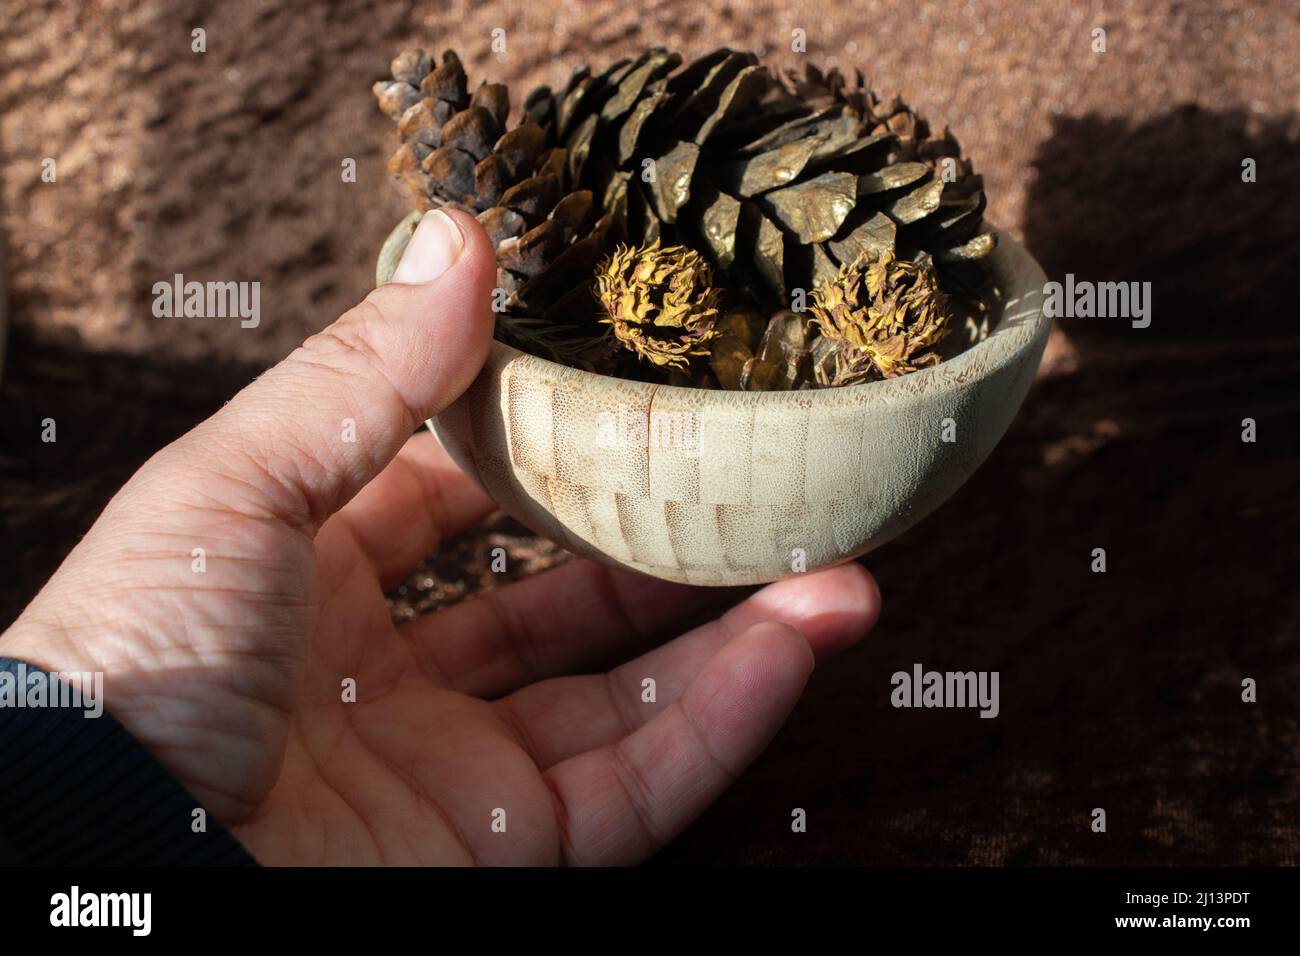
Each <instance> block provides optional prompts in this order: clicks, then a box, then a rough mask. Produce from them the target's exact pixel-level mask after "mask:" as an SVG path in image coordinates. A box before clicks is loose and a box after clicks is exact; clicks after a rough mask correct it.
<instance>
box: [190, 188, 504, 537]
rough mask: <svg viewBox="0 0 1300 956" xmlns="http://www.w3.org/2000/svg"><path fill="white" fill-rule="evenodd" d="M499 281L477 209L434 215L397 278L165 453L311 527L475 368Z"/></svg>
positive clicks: (484, 349)
mask: <svg viewBox="0 0 1300 956" xmlns="http://www.w3.org/2000/svg"><path fill="white" fill-rule="evenodd" d="M495 278H496V259H495V256H494V254H493V251H492V244H491V242H490V240H489V239H488V236H487V234H486V233H485V232H484V231H483V228H482V226H480V225H479V224H478V223H477V222H476V221H475V220H474V218H473V217H472V216H470V215H468V214H467V213H464V212H459V211H456V212H450V213H448V212H445V211H442V210H433V211H430V212H428V213H426V214H425V215H424V218H423V219H421V220H420V223H419V225H418V226H417V227H416V230H415V233H414V234H413V235H412V236H411V241H410V243H409V244H408V245H407V247H406V251H405V252H404V254H403V255H402V260H401V262H400V263H399V264H398V266H397V270H396V272H394V274H393V281H392V282H390V283H388V284H386V285H383V286H380V287H379V288H378V289H375V290H374V291H373V292H371V293H370V295H368V296H367V297H366V299H365V301H364V302H362V303H361V304H360V305H358V306H357V307H356V308H354V309H351V310H350V311H348V312H347V313H345V314H344V315H343V316H342V317H341V318H340V319H339V320H338V321H337V322H335V323H334V324H333V325H330V326H329V327H328V328H326V329H324V330H322V331H321V332H318V333H317V334H315V335H313V336H312V337H311V338H309V339H308V340H307V341H306V342H304V343H303V345H302V346H300V347H299V348H298V349H297V350H295V351H294V352H293V354H291V355H290V356H289V357H288V358H286V359H285V360H284V361H283V362H281V363H280V364H279V365H277V366H275V367H274V368H272V369H270V370H269V371H268V372H266V373H265V374H264V375H262V376H261V377H260V378H258V379H257V381H255V382H254V383H253V384H251V385H249V386H248V387H247V388H245V389H244V390H243V391H241V392H240V393H239V394H238V395H236V396H235V398H234V399H232V400H231V401H230V402H229V403H228V404H227V405H226V406H225V407H224V408H223V409H222V410H221V411H220V412H218V413H217V414H216V415H214V416H213V417H212V418H210V419H208V420H207V421H205V422H204V423H203V424H201V425H200V426H199V427H198V428H196V429H194V430H193V431H192V432H190V433H189V434H188V435H186V436H185V437H184V438H183V439H181V441H180V442H178V443H177V445H178V446H180V447H177V446H173V447H172V448H171V449H169V451H170V452H173V453H175V454H176V455H177V456H179V457H180V458H181V460H182V461H185V462H187V464H189V465H190V466H191V467H192V466H193V465H194V464H196V459H198V461H199V462H201V463H202V464H203V465H204V466H205V468H204V470H205V471H207V470H209V469H210V470H211V471H214V472H217V473H218V474H219V475H225V476H227V477H229V478H231V479H233V482H234V483H236V484H237V485H238V487H239V488H240V489H241V498H240V507H241V508H250V507H251V508H254V509H257V510H258V511H260V512H262V513H264V514H269V515H270V516H273V517H276V518H279V519H281V520H283V521H285V522H286V523H289V524H292V525H295V526H300V527H303V528H305V529H306V530H309V531H311V532H314V531H315V530H317V529H318V528H319V527H320V525H321V524H322V523H323V522H324V521H325V519H326V518H327V517H329V516H330V515H331V514H333V513H334V512H335V511H337V510H338V509H339V508H340V507H342V506H343V504H344V503H345V502H347V500H348V499H349V498H351V497H352V496H353V495H354V494H356V493H357V492H358V491H359V490H360V489H361V488H362V487H363V486H364V485H365V484H366V483H367V482H368V481H370V480H371V479H372V478H374V477H375V475H377V474H378V473H379V472H380V470H381V469H383V467H384V466H385V465H387V464H388V463H389V462H390V461H391V460H392V459H393V457H394V456H395V455H396V454H397V452H398V450H399V449H400V448H401V447H402V445H403V444H404V443H405V442H406V440H407V439H408V438H410V436H411V433H412V432H414V431H415V429H416V428H417V427H419V425H420V423H421V422H423V421H424V420H425V419H426V418H428V417H430V416H431V415H435V414H437V413H438V412H439V411H441V410H442V409H443V408H445V407H446V406H447V405H448V404H450V403H451V402H452V401H454V400H455V399H456V398H457V397H458V396H459V395H460V394H461V393H462V392H463V391H464V390H465V389H466V388H467V387H468V386H469V384H470V382H472V381H473V379H474V376H475V375H477V374H478V371H479V369H480V368H481V367H482V365H483V362H484V361H485V360H486V358H487V354H488V348H489V346H490V344H491V341H492V327H493V322H492V312H491V308H490V305H489V296H490V294H491V288H492V286H493V284H494V282H495ZM250 492H251V494H250ZM250 498H251V500H250Z"/></svg>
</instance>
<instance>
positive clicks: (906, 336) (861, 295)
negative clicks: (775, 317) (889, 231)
mask: <svg viewBox="0 0 1300 956" xmlns="http://www.w3.org/2000/svg"><path fill="white" fill-rule="evenodd" d="M812 298H813V304H812V305H811V306H810V307H809V311H810V312H811V313H812V319H813V321H814V322H816V323H817V325H818V326H819V327H820V329H821V334H822V337H823V338H824V339H826V340H827V342H828V343H830V344H831V345H832V346H833V347H834V356H835V361H834V363H833V364H831V363H826V364H824V365H819V366H818V368H817V377H818V382H819V384H822V385H851V384H854V383H856V382H864V381H869V380H871V379H874V378H892V377H894V376H896V375H904V374H906V373H908V372H914V371H916V370H917V369H918V368H923V367H926V366H929V365H934V364H936V363H937V362H938V361H939V355H938V354H937V353H936V352H933V351H927V350H928V349H930V347H931V346H934V345H937V344H938V343H939V341H940V340H941V339H943V337H944V336H945V335H947V334H948V331H949V329H948V321H949V318H950V316H951V309H950V307H949V303H948V297H947V296H946V295H944V293H943V292H942V290H940V288H939V279H938V276H936V275H935V271H934V264H933V263H932V262H931V260H930V258H929V257H928V256H925V257H923V258H920V259H918V260H917V261H910V260H907V259H899V258H897V257H896V256H895V255H894V253H893V252H883V253H881V254H880V255H878V256H876V257H875V258H874V259H871V258H868V257H865V256H859V257H858V259H856V260H855V261H853V262H852V263H849V264H847V265H845V266H843V267H841V269H840V271H839V274H838V275H836V277H835V278H834V279H833V280H832V281H830V282H829V283H827V284H825V285H822V286H818V287H817V288H816V289H814V290H813V296H812Z"/></svg>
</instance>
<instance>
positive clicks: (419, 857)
mask: <svg viewBox="0 0 1300 956" xmlns="http://www.w3.org/2000/svg"><path fill="white" fill-rule="evenodd" d="M440 220H441V221H440ZM411 250H413V251H411ZM411 250H408V253H407V256H406V258H405V259H404V260H403V264H402V268H400V269H399V271H398V273H397V276H396V279H397V281H395V282H394V283H391V284H389V285H386V286H383V287H381V288H380V289H377V290H376V291H375V292H373V293H372V294H371V295H370V296H369V297H368V298H367V299H366V301H365V302H363V303H362V304H361V305H360V306H358V307H357V308H355V309H353V310H351V311H350V312H348V313H347V314H346V315H344V316H343V317H342V318H341V319H339V321H338V322H336V323H334V325H332V326H331V327H330V328H328V329H327V330H325V331H324V332H322V333H319V334H317V335H316V336H313V337H312V338H311V339H309V340H308V341H307V342H306V343H305V344H304V345H303V346H302V347H301V348H300V349H298V350H297V351H296V352H294V353H293V355H291V356H290V357H289V358H287V359H286V360H285V361H284V362H282V363H281V364H280V365H278V366H276V367H275V368H273V369H271V370H270V371H269V372H267V373H266V374H265V375H263V376H261V377H260V378H259V379H258V380H257V381H256V382H254V383H253V384H252V385H250V386H249V387H248V388H246V389H244V390H243V391H242V392H240V393H239V394H238V395H237V396H235V398H234V399H232V400H231V402H230V403H229V404H227V405H226V406H225V407H224V408H223V409H222V410H221V411H220V412H219V413H217V414H216V415H215V416H213V417H212V418H210V419H208V420H207V421H205V422H203V423H201V424H200V425H199V426H197V427H196V428H195V429H194V430H193V431H191V432H190V433H188V434H186V435H185V436H183V437H182V438H180V439H178V440H177V441H176V442H174V443H173V444H171V445H169V446H168V447H166V448H164V449H163V450H162V451H160V452H158V453H157V454H156V455H155V456H154V457H153V458H151V459H150V460H149V461H148V462H147V463H146V464H145V465H144V466H143V467H142V468H141V469H140V470H139V471H138V472H137V473H136V474H135V475H134V476H133V477H132V478H131V479H130V481H129V482H128V483H127V484H126V485H125V486H124V487H123V488H122V490H121V491H120V492H119V493H118V494H117V495H116V496H115V497H114V498H113V500H112V501H111V502H110V503H109V505H108V506H107V508H106V509H105V511H104V513H103V514H102V515H101V516H100V518H99V520H98V521H97V522H96V523H95V525H94V526H93V527H92V528H91V530H90V531H89V532H88V533H87V535H86V536H85V538H84V539H83V540H82V541H81V542H80V543H79V544H78V546H77V547H76V548H75V549H74V550H73V551H72V553H71V554H70V555H69V556H68V558H67V560H66V561H65V562H64V564H63V565H62V566H61V567H60V569H59V570H58V572H57V573H56V574H55V575H54V577H53V578H51V579H50V581H49V582H48V583H47V585H46V586H45V588H44V589H42V591H41V592H40V594H39V595H38V596H37V597H36V599H35V600H34V601H33V602H32V604H31V605H30V606H29V607H28V609H27V610H26V611H25V612H24V613H23V615H22V616H21V617H20V618H19V619H18V621H16V622H15V623H14V625H13V626H12V627H11V628H10V630H9V631H8V632H7V633H6V634H5V635H4V636H3V637H2V638H0V654H3V655H7V656H12V657H18V658H21V659H25V660H28V661H31V662H33V663H36V664H39V665H41V666H43V667H46V668H48V669H50V670H59V671H65V672H77V671H82V672H84V671H102V672H104V675H105V677H104V685H105V697H106V706H107V709H108V710H109V712H110V713H111V714H113V716H114V717H116V718H117V719H118V720H120V721H121V722H122V723H123V724H124V725H125V726H126V728H127V729H128V730H130V731H131V732H132V733H133V734H134V735H135V736H136V737H137V739H139V740H140V741H141V742H142V743H143V744H144V745H145V746H146V747H148V748H149V749H150V750H151V751H152V752H153V753H154V754H155V755H156V756H157V757H158V758H159V760H161V761H162V763H163V764H164V765H165V766H166V767H167V768H168V769H169V770H171V772H172V773H173V774H174V775H175V776H176V777H177V779H178V780H179V781H180V782H181V783H182V784H184V785H185V786H186V787H187V788H189V790H190V791H191V792H192V793H193V794H194V796H195V797H196V799H197V800H198V801H199V802H200V803H202V805H203V806H205V807H206V808H208V810H209V811H210V812H211V813H213V814H214V815H215V816H216V817H217V818H218V819H219V820H221V821H222V822H224V823H225V824H227V825H228V826H230V827H231V828H232V830H233V832H234V834H235V836H236V837H237V838H238V839H239V840H240V842H241V843H243V844H244V846H245V847H246V848H247V849H248V850H249V852H250V853H251V854H252V855H253V856H254V857H255V858H256V859H258V860H259V861H260V862H263V863H295V864H336V863H337V864H349V863H358V864H360V863H428V864H469V863H481V864H494V863H520V864H528V863H533V864H556V863H577V864H589V863H635V862H637V861H639V860H642V859H645V858H646V857H647V856H649V855H650V854H652V853H653V852H655V851H656V850H657V849H658V848H659V847H661V846H663V845H664V844H665V843H666V842H667V841H668V840H670V839H672V838H673V836H675V835H676V834H677V833H679V832H680V831H681V829H682V828H683V827H684V826H685V825H686V824H687V823H689V822H690V821H691V820H692V819H693V818H695V817H696V816H697V815H698V814H699V813H700V812H701V811H702V810H703V809H704V808H705V807H706V806H707V805H708V804H709V803H710V802H712V801H713V800H714V799H715V798H716V797H717V796H718V795H719V794H720V793H721V792H722V791H723V790H724V789H725V788H726V787H727V786H728V785H729V784H730V783H731V782H732V781H733V780H734V779H735V778H736V776H737V775H738V774H739V773H741V772H742V771H743V769H744V768H745V767H746V766H747V765H748V764H749V763H750V762H751V761H752V760H753V759H754V758H755V757H756V756H757V755H758V754H759V752H761V750H762V749H763V747H764V746H765V745H766V744H767V743H768V741H769V740H770V739H771V737H772V736H773V734H775V733H776V731H777V730H778V729H779V727H780V726H781V724H782V722H783V721H784V720H785V718H786V716H787V715H788V714H789V712H790V710H791V709H792V708H793V706H794V704H795V703H796V701H797V699H798V698H799V696H800V694H801V693H802V691H803V688H804V686H805V684H806V682H807V680H808V676H809V674H810V673H811V671H812V668H813V665H814V660H816V659H821V658H822V657H824V656H825V655H828V654H832V653H834V652H837V651H840V650H843V649H845V648H847V647H849V646H851V645H852V644H854V643H855V642H857V641H858V640H860V639H861V638H862V636H863V635H864V634H865V633H866V632H867V631H868V630H869V629H870V628H871V626H872V625H873V623H874V622H875V620H876V617H877V615H878V612H879V603H880V602H879V592H878V591H877V589H876V585H875V582H874V581H873V580H872V578H871V576H870V575H869V574H868V573H867V572H866V571H865V570H864V569H863V568H862V567H861V566H859V565H856V564H848V565H843V566H841V567H838V568H834V569H828V570H823V571H819V572H814V573H809V574H803V575H797V576H795V577H793V578H790V579H788V580H786V581H783V582H780V583H777V584H774V585H770V586H768V587H766V588H763V589H761V590H758V591H755V592H753V593H747V592H737V591H724V590H716V589H693V588H688V587H685V586H681V585H673V584H668V583H665V582H661V581H656V580H653V579H650V578H646V577H643V576H639V575H635V574H632V573H629V572H621V571H611V570H609V569H606V568H604V567H602V566H600V565H597V564H594V563H591V562H587V561H575V562H572V563H569V564H567V565H564V566H561V567H559V568H556V569H554V570H551V571H549V572H547V573H545V574H543V575H540V576H538V577H535V578H531V579H528V580H524V581H520V582H517V583H514V584H511V585H508V586H504V587H501V588H498V589H494V590H491V591H488V592H486V593H484V594H482V595H480V596H477V597H474V598H471V599H469V600H467V601H464V602H462V603H460V604H458V605H455V606H453V607H451V608H448V609H446V610H443V611H440V612H438V613H435V614H431V615H427V616H425V617H423V618H421V619H419V620H416V621H413V622H409V623H406V624H402V625H394V624H393V623H392V621H391V619H390V616H389V612H388V608H387V605H386V603H385V601H384V597H383V594H384V589H385V588H388V587H391V586H392V585H394V584H395V583H397V582H398V581H400V580H402V578H403V577H404V576H405V575H406V574H407V573H409V572H410V571H411V570H412V569H413V568H414V567H415V565H416V564H417V563H418V562H419V561H420V560H421V559H423V558H425V557H427V556H428V555H429V554H430V553H432V552H434V551H435V550H436V549H437V547H438V544H439V542H441V541H443V540H445V539H446V537H447V536H449V535H452V534H455V533H457V532H459V531H461V530H463V529H465V528H468V527H470V526H471V525H473V524H474V523H475V522H476V521H478V520H479V519H481V518H482V517H484V516H485V515H487V514H488V513H490V512H491V511H492V509H493V507H494V506H493V504H492V502H491V500H490V499H489V498H488V497H487V496H486V495H485V494H484V493H483V492H482V491H480V490H479V489H478V488H477V487H476V486H475V485H474V484H473V483H472V482H471V481H470V480H469V479H468V478H466V477H465V476H464V475H463V474H462V473H461V472H460V471H459V470H458V469H457V468H456V466H455V465H454V464H453V463H452V462H451V461H450V460H449V459H448V458H447V456H446V455H445V453H444V452H443V451H442V450H441V449H440V448H439V446H438V444H437V442H436V441H434V440H433V438H432V437H431V436H430V435H428V434H427V433H422V434H419V435H417V436H416V437H414V438H411V437H410V436H411V434H412V432H413V431H414V430H415V428H416V427H417V425H418V423H419V422H421V421H423V420H424V419H425V418H426V417H428V416H429V415H431V414H435V413H436V412H437V411H438V410H439V409H441V408H443V407H445V406H446V405H447V404H448V403H449V402H450V401H452V400H454V399H455V398H456V396H458V395H459V394H460V393H461V392H462V391H463V390H464V389H465V387H466V386H467V385H468V384H469V382H470V381H471V380H472V378H473V376H474V374H475V373H476V372H477V370H478V368H479V367H480V366H481V364H482V362H483V360H484V358H485V357H486V354H487V350H488V347H489V342H490V339H491V334H492V332H491V330H492V323H491V316H490V310H489V307H488V301H489V293H490V290H491V287H492V285H493V284H494V276H495V268H494V261H493V256H492V251H491V248H490V246H489V243H488V239H487V237H486V236H485V235H484V234H483V232H482V230H481V229H480V228H479V227H478V226H477V224H476V223H475V222H474V221H473V219H472V218H470V217H468V216H464V215H462V214H459V213H453V214H452V215H451V217H450V218H449V217H446V216H441V217H439V216H430V217H426V219H425V220H424V221H423V222H422V223H421V225H420V227H419V229H418V230H417V234H416V238H415V239H413V240H412V243H411ZM349 419H350V420H352V421H353V422H355V431H356V436H357V440H356V441H355V442H348V441H345V440H343V439H342V437H341V436H342V434H343V423H344V422H345V421H346V420H349ZM196 552H197V553H196ZM737 601H738V602H739V603H736V602H737ZM724 608H728V609H726V610H723V609H724ZM719 612H721V613H720V616H713V615H718V614H719ZM646 678H652V679H653V680H654V682H655V701H654V702H653V703H651V702H647V701H645V700H644V696H645V695H644V694H643V686H644V685H643V681H644V680H645V679H646ZM351 688H355V702H352V701H351V700H350V699H349V698H350V689H351ZM786 814H788V808H783V810H782V812H781V813H779V814H776V815H777V816H784V815H786ZM494 821H495V822H496V824H497V826H496V827H494V826H493V824H494ZM502 822H504V829H502V826H501V824H502Z"/></svg>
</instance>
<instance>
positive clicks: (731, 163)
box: [556, 49, 994, 308]
mask: <svg viewBox="0 0 1300 956" xmlns="http://www.w3.org/2000/svg"><path fill="white" fill-rule="evenodd" d="M679 63H680V57H678V56H677V55H676V54H672V53H668V52H667V51H665V50H662V49H653V50H648V51H646V52H645V53H644V54H642V55H641V56H640V57H639V58H637V59H636V60H633V61H630V62H623V63H619V64H615V65H614V66H613V67H611V68H610V69H609V70H607V71H606V72H605V73H603V74H600V75H599V76H596V77H592V76H590V74H589V71H587V70H586V69H585V68H583V69H581V70H579V71H578V73H576V74H575V79H574V80H572V81H571V82H570V84H569V86H568V88H567V89H566V91H565V92H564V93H562V94H561V95H560V96H559V97H558V98H557V99H556V114H557V116H558V121H557V127H556V132H557V135H558V136H559V140H560V142H562V143H563V144H564V145H565V146H566V147H567V148H568V150H569V157H570V167H571V172H572V173H573V175H574V177H575V180H576V182H577V183H578V184H579V185H581V186H585V187H587V188H590V189H591V190H592V192H593V193H594V194H595V195H596V196H597V197H598V198H599V199H600V201H601V204H602V205H603V206H604V208H605V209H606V211H608V212H610V213H612V214H614V215H615V223H614V228H615V230H616V232H617V234H618V235H619V237H620V238H621V239H625V240H627V241H630V242H634V243H636V242H651V241H654V240H656V239H660V238H662V239H663V241H664V242H669V243H674V244H683V245H686V246H689V247H692V248H698V249H700V250H702V251H704V252H705V253H706V254H707V255H708V257H709V259H710V261H711V262H712V263H713V264H714V266H715V267H716V268H717V269H718V270H719V272H720V277H719V281H720V282H722V283H723V284H725V285H727V286H728V287H731V288H737V289H739V288H750V289H751V290H753V291H754V292H755V293H756V298H757V299H758V300H759V301H760V302H761V304H763V305H765V306H767V307H769V308H773V307H776V308H779V307H781V306H788V305H789V301H788V296H789V294H790V292H791V291H792V290H793V289H796V288H799V289H804V290H810V289H812V288H813V286H814V285H816V284H817V283H819V282H821V283H824V282H828V281H831V280H832V279H833V278H834V277H835V275H836V274H837V272H838V270H839V268H840V267H841V266H842V265H844V264H847V263H850V262H852V261H854V260H855V259H856V258H858V257H859V256H860V255H862V254H864V253H870V254H878V253H880V252H883V251H886V250H888V251H895V250H897V251H898V252H899V254H900V255H904V256H909V257H910V256H912V255H915V254H918V253H921V252H929V253H931V254H932V255H933V257H934V259H935V261H936V263H938V264H939V265H940V267H941V268H943V267H946V266H948V265H957V264H959V263H962V262H965V261H969V260H973V259H978V258H981V257H983V256H985V255H987V254H988V253H989V252H990V251H992V248H993V245H994V238H993V236H992V234H990V233H987V232H983V233H981V232H980V229H981V226H982V221H983V220H982V217H983V210H984V205H985V200H984V192H983V182H982V180H981V179H980V177H979V176H977V175H975V174H974V173H973V171H972V169H971V165H970V163H969V162H968V161H966V160H964V159H962V158H961V150H960V146H959V145H958V143H957V141H956V139H954V138H953V137H952V136H951V134H950V133H948V132H947V131H946V130H945V131H944V134H943V135H942V136H933V135H931V133H930V129H929V126H928V124H927V123H926V122H925V120H924V119H922V118H921V117H919V116H917V115H916V114H915V113H914V112H912V111H911V110H910V109H909V108H908V107H907V106H906V105H905V104H904V103H902V102H901V101H900V100H897V99H895V100H894V101H893V102H891V103H889V104H888V105H882V103H881V101H880V100H879V98H878V97H877V96H876V95H875V94H874V93H871V92H870V91H869V90H868V89H866V87H865V84H864V81H863V77H862V75H861V73H860V72H859V73H855V76H854V82H853V84H852V85H850V84H849V83H848V82H847V81H846V80H845V78H844V76H843V75H842V74H841V73H840V72H839V71H838V70H832V71H831V72H829V73H827V74H823V73H821V72H820V71H819V70H818V69H817V68H816V67H814V66H809V67H807V68H806V70H805V72H804V75H803V76H802V77H800V76H797V75H794V74H788V75H787V76H786V77H785V80H784V82H782V81H781V80H780V79H778V78H777V77H775V76H773V75H772V74H771V73H770V72H769V71H768V70H766V69H764V68H763V67H761V66H760V65H758V61H757V58H756V57H755V56H754V55H753V54H750V53H737V52H734V51H731V50H726V49H722V50H717V51H714V52H713V53H710V54H708V55H706V56H704V57H701V58H700V59H699V60H696V61H695V62H693V63H691V64H689V65H687V66H685V67H684V68H682V69H680V70H676V67H677V66H678V64H679ZM674 70H676V72H673V71H674ZM649 160H653V164H649V163H648V162H647V161H649ZM647 170H651V171H652V172H647Z"/></svg>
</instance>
